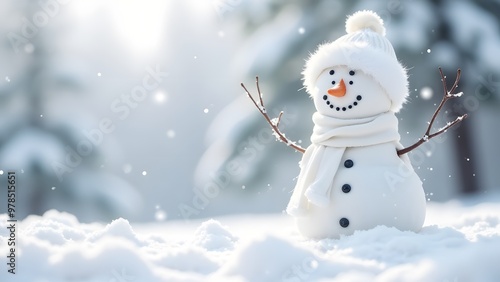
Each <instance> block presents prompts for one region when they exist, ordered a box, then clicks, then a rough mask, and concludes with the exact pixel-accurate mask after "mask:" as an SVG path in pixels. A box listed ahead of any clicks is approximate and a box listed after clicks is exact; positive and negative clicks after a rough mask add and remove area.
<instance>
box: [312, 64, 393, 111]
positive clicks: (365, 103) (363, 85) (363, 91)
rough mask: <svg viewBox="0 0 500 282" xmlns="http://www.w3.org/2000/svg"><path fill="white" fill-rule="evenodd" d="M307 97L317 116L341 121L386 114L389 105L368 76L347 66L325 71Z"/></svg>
mask: <svg viewBox="0 0 500 282" xmlns="http://www.w3.org/2000/svg"><path fill="white" fill-rule="evenodd" d="M311 94H312V95H311V96H312V98H313V101H314V105H315V107H316V110H317V111H318V112H319V113H321V114H323V115H326V116H330V117H335V118H342V119H352V118H364V117H371V116H374V115H377V114H380V113H384V112H387V111H389V110H390V108H391V104H392V103H391V100H390V99H389V96H388V95H387V93H386V91H385V89H384V88H382V86H381V85H380V84H379V83H378V82H377V81H376V80H375V79H374V78H373V77H372V76H370V75H368V74H366V73H364V72H363V71H362V70H358V69H352V68H349V67H347V66H336V67H331V68H328V69H325V70H324V71H323V72H322V73H321V74H320V75H319V77H318V79H317V81H316V85H315V87H314V89H313V91H312V93H311Z"/></svg>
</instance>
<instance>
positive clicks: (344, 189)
mask: <svg viewBox="0 0 500 282" xmlns="http://www.w3.org/2000/svg"><path fill="white" fill-rule="evenodd" d="M342 192H344V193H349V192H351V185H349V184H344V185H342Z"/></svg>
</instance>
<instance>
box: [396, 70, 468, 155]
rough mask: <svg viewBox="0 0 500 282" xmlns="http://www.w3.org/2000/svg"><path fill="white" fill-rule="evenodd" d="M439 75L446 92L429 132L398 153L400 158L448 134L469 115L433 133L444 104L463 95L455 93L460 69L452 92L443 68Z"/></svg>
mask: <svg viewBox="0 0 500 282" xmlns="http://www.w3.org/2000/svg"><path fill="white" fill-rule="evenodd" d="M439 74H440V76H441V82H442V83H443V91H444V95H443V99H442V100H441V102H440V103H439V106H438V107H437V109H436V111H434V114H433V115H432V117H431V121H430V122H429V125H428V126H427V130H426V131H425V133H424V136H422V137H421V138H420V139H418V141H417V142H415V144H413V145H411V146H409V147H406V148H404V149H401V150H398V151H397V152H398V156H401V155H403V154H406V153H408V152H410V151H412V150H413V149H416V148H417V147H418V146H420V145H422V144H423V143H425V142H427V141H429V140H430V139H431V138H434V137H436V136H438V135H439V134H441V133H443V132H446V130H448V129H449V128H451V127H452V126H454V125H456V124H458V123H459V122H461V121H462V120H464V119H466V118H467V114H464V115H462V116H459V117H457V118H456V119H455V120H454V121H452V122H449V123H447V124H446V126H444V127H443V128H441V129H439V130H438V131H437V132H434V133H431V129H432V125H433V124H434V121H435V120H436V117H437V115H438V114H439V112H440V111H441V109H442V108H443V106H444V104H445V103H446V102H447V101H448V100H450V99H452V98H457V97H460V96H462V94H463V93H462V92H459V93H453V92H454V91H455V90H456V88H457V87H458V82H459V81H460V74H461V70H460V69H458V70H457V76H456V78H455V82H454V83H453V86H452V87H451V89H450V90H448V88H447V86H446V77H445V76H444V74H443V70H442V69H441V68H439Z"/></svg>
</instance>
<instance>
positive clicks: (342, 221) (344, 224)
mask: <svg viewBox="0 0 500 282" xmlns="http://www.w3.org/2000/svg"><path fill="white" fill-rule="evenodd" d="M339 223H340V226H342V227H344V228H346V227H347V226H349V219H347V218H345V217H343V218H341V219H340V220H339Z"/></svg>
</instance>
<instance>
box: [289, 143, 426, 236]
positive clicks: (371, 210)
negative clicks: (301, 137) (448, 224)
mask: <svg viewBox="0 0 500 282" xmlns="http://www.w3.org/2000/svg"><path fill="white" fill-rule="evenodd" d="M395 150H396V148H395V144H392V143H386V144H380V145H375V146H366V147H356V148H347V149H346V152H345V154H344V156H343V159H342V161H341V165H340V167H339V169H338V171H337V174H336V175H335V176H332V177H333V184H332V188H331V193H330V204H329V205H328V206H327V207H319V206H315V205H312V204H310V206H309V209H308V211H307V213H306V215H305V216H304V217H298V218H296V223H297V227H298V229H299V231H300V233H301V234H302V235H304V236H306V237H309V238H316V239H321V238H339V237H340V236H341V235H351V234H353V233H354V232H355V231H357V230H368V229H372V228H374V227H376V226H378V225H385V226H388V227H395V228H397V229H399V230H402V231H414V232H418V231H420V229H421V228H422V225H423V223H424V220H425V209H426V201H425V193H424V190H423V188H422V182H421V181H420V178H419V177H418V176H417V174H416V173H415V172H414V170H413V168H412V167H411V166H408V164H406V163H405V162H403V161H402V160H401V159H400V158H399V157H398V156H397V154H396V152H395Z"/></svg>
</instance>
